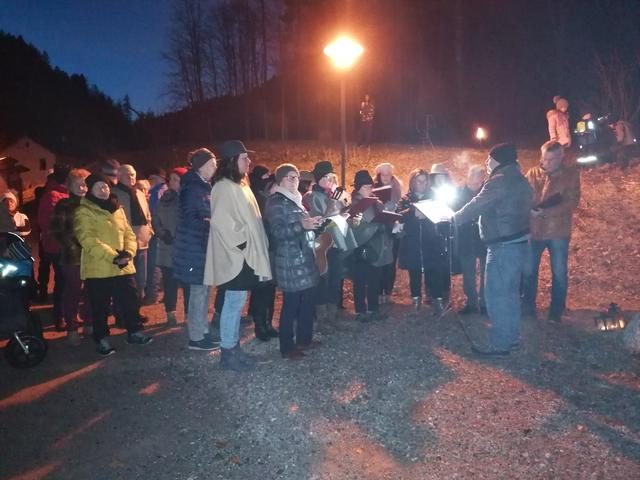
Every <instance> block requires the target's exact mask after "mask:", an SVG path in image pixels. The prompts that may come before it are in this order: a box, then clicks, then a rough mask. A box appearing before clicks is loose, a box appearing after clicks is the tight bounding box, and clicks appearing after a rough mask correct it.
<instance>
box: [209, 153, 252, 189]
mask: <svg viewBox="0 0 640 480" xmlns="http://www.w3.org/2000/svg"><path fill="white" fill-rule="evenodd" d="M239 158H240V155H234V156H233V157H231V158H223V159H221V160H220V163H218V169H217V170H216V173H215V175H214V176H213V180H212V182H211V183H213V184H214V185H215V184H216V182H218V181H220V180H222V179H223V178H228V179H229V180H231V181H232V182H233V183H242V182H243V181H246V175H244V174H242V173H240V169H239V168H238V159H239Z"/></svg>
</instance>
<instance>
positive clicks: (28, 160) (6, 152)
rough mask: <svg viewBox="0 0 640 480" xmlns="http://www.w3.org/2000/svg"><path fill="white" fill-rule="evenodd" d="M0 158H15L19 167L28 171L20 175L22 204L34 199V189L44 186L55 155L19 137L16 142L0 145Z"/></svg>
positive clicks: (29, 140)
mask: <svg viewBox="0 0 640 480" xmlns="http://www.w3.org/2000/svg"><path fill="white" fill-rule="evenodd" d="M2 157H10V158H15V159H16V160H18V164H19V165H21V166H24V167H26V168H28V169H29V171H24V172H22V173H21V174H20V177H21V178H22V197H23V201H24V202H29V201H31V200H33V199H34V197H35V195H34V191H35V189H36V187H39V186H41V185H44V183H45V181H46V180H47V175H48V174H49V171H50V170H51V169H52V168H53V165H54V164H55V163H56V155H55V153H53V152H51V151H49V150H47V149H46V148H45V147H43V146H42V145H40V144H39V143H38V142H34V141H33V140H31V139H30V138H29V137H20V138H18V139H17V140H16V139H14V140H10V141H7V142H5V143H0V158H2ZM1 173H2V172H1V171H0V174H1Z"/></svg>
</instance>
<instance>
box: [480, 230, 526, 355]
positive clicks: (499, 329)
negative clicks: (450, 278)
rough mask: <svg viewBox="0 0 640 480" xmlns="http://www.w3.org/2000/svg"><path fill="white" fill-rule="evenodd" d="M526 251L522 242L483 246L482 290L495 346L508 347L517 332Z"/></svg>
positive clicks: (518, 330)
mask: <svg viewBox="0 0 640 480" xmlns="http://www.w3.org/2000/svg"><path fill="white" fill-rule="evenodd" d="M527 252H528V245H527V243H526V242H521V243H498V244H494V245H490V246H489V247H488V248H487V267H486V272H485V277H484V281H485V285H484V293H485V300H486V302H487V313H488V314H489V318H490V319H491V329H490V331H489V337H490V340H491V343H492V344H493V347H494V348H495V349H496V350H502V351H504V350H509V347H510V346H511V345H512V344H513V343H516V342H517V341H518V337H519V336H520V281H521V279H522V273H523V271H524V268H525V263H526V261H527V260H526V259H527Z"/></svg>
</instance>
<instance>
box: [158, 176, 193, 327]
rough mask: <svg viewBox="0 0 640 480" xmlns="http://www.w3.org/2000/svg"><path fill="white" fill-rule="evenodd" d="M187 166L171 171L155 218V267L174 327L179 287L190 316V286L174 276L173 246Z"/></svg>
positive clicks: (170, 320)
mask: <svg viewBox="0 0 640 480" xmlns="http://www.w3.org/2000/svg"><path fill="white" fill-rule="evenodd" d="M187 171H188V169H187V168H186V167H176V168H174V169H173V170H171V173H169V178H168V188H167V190H166V191H165V192H164V193H163V194H162V196H161V197H160V199H159V200H158V205H157V207H156V213H155V215H154V216H153V218H152V224H153V230H154V231H155V232H156V236H157V237H158V250H157V258H156V265H157V266H158V267H160V270H161V271H162V283H163V288H164V298H163V299H162V303H163V304H164V311H165V313H166V315H167V323H168V324H169V325H175V324H176V323H177V320H176V302H177V296H178V287H179V286H180V287H182V292H183V295H182V299H183V305H184V314H185V316H186V315H187V314H188V313H189V284H188V283H184V282H180V281H178V280H177V279H176V278H175V277H174V275H173V243H174V240H175V237H176V227H177V224H178V198H179V196H180V179H181V178H182V176H183V175H184V174H185V173H187Z"/></svg>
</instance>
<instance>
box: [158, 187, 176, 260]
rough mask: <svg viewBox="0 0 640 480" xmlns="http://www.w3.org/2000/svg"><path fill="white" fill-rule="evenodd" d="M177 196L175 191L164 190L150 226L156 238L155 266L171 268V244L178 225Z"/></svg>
mask: <svg viewBox="0 0 640 480" xmlns="http://www.w3.org/2000/svg"><path fill="white" fill-rule="evenodd" d="M178 200H179V194H178V192H176V191H175V190H171V189H169V190H166V191H165V192H164V194H163V195H162V197H160V200H158V204H157V206H156V214H155V215H154V216H153V219H152V225H153V230H154V231H155V232H156V237H157V238H158V255H157V259H156V265H158V266H159V267H167V268H172V267H173V244H174V242H175V238H176V227H177V225H178Z"/></svg>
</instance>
